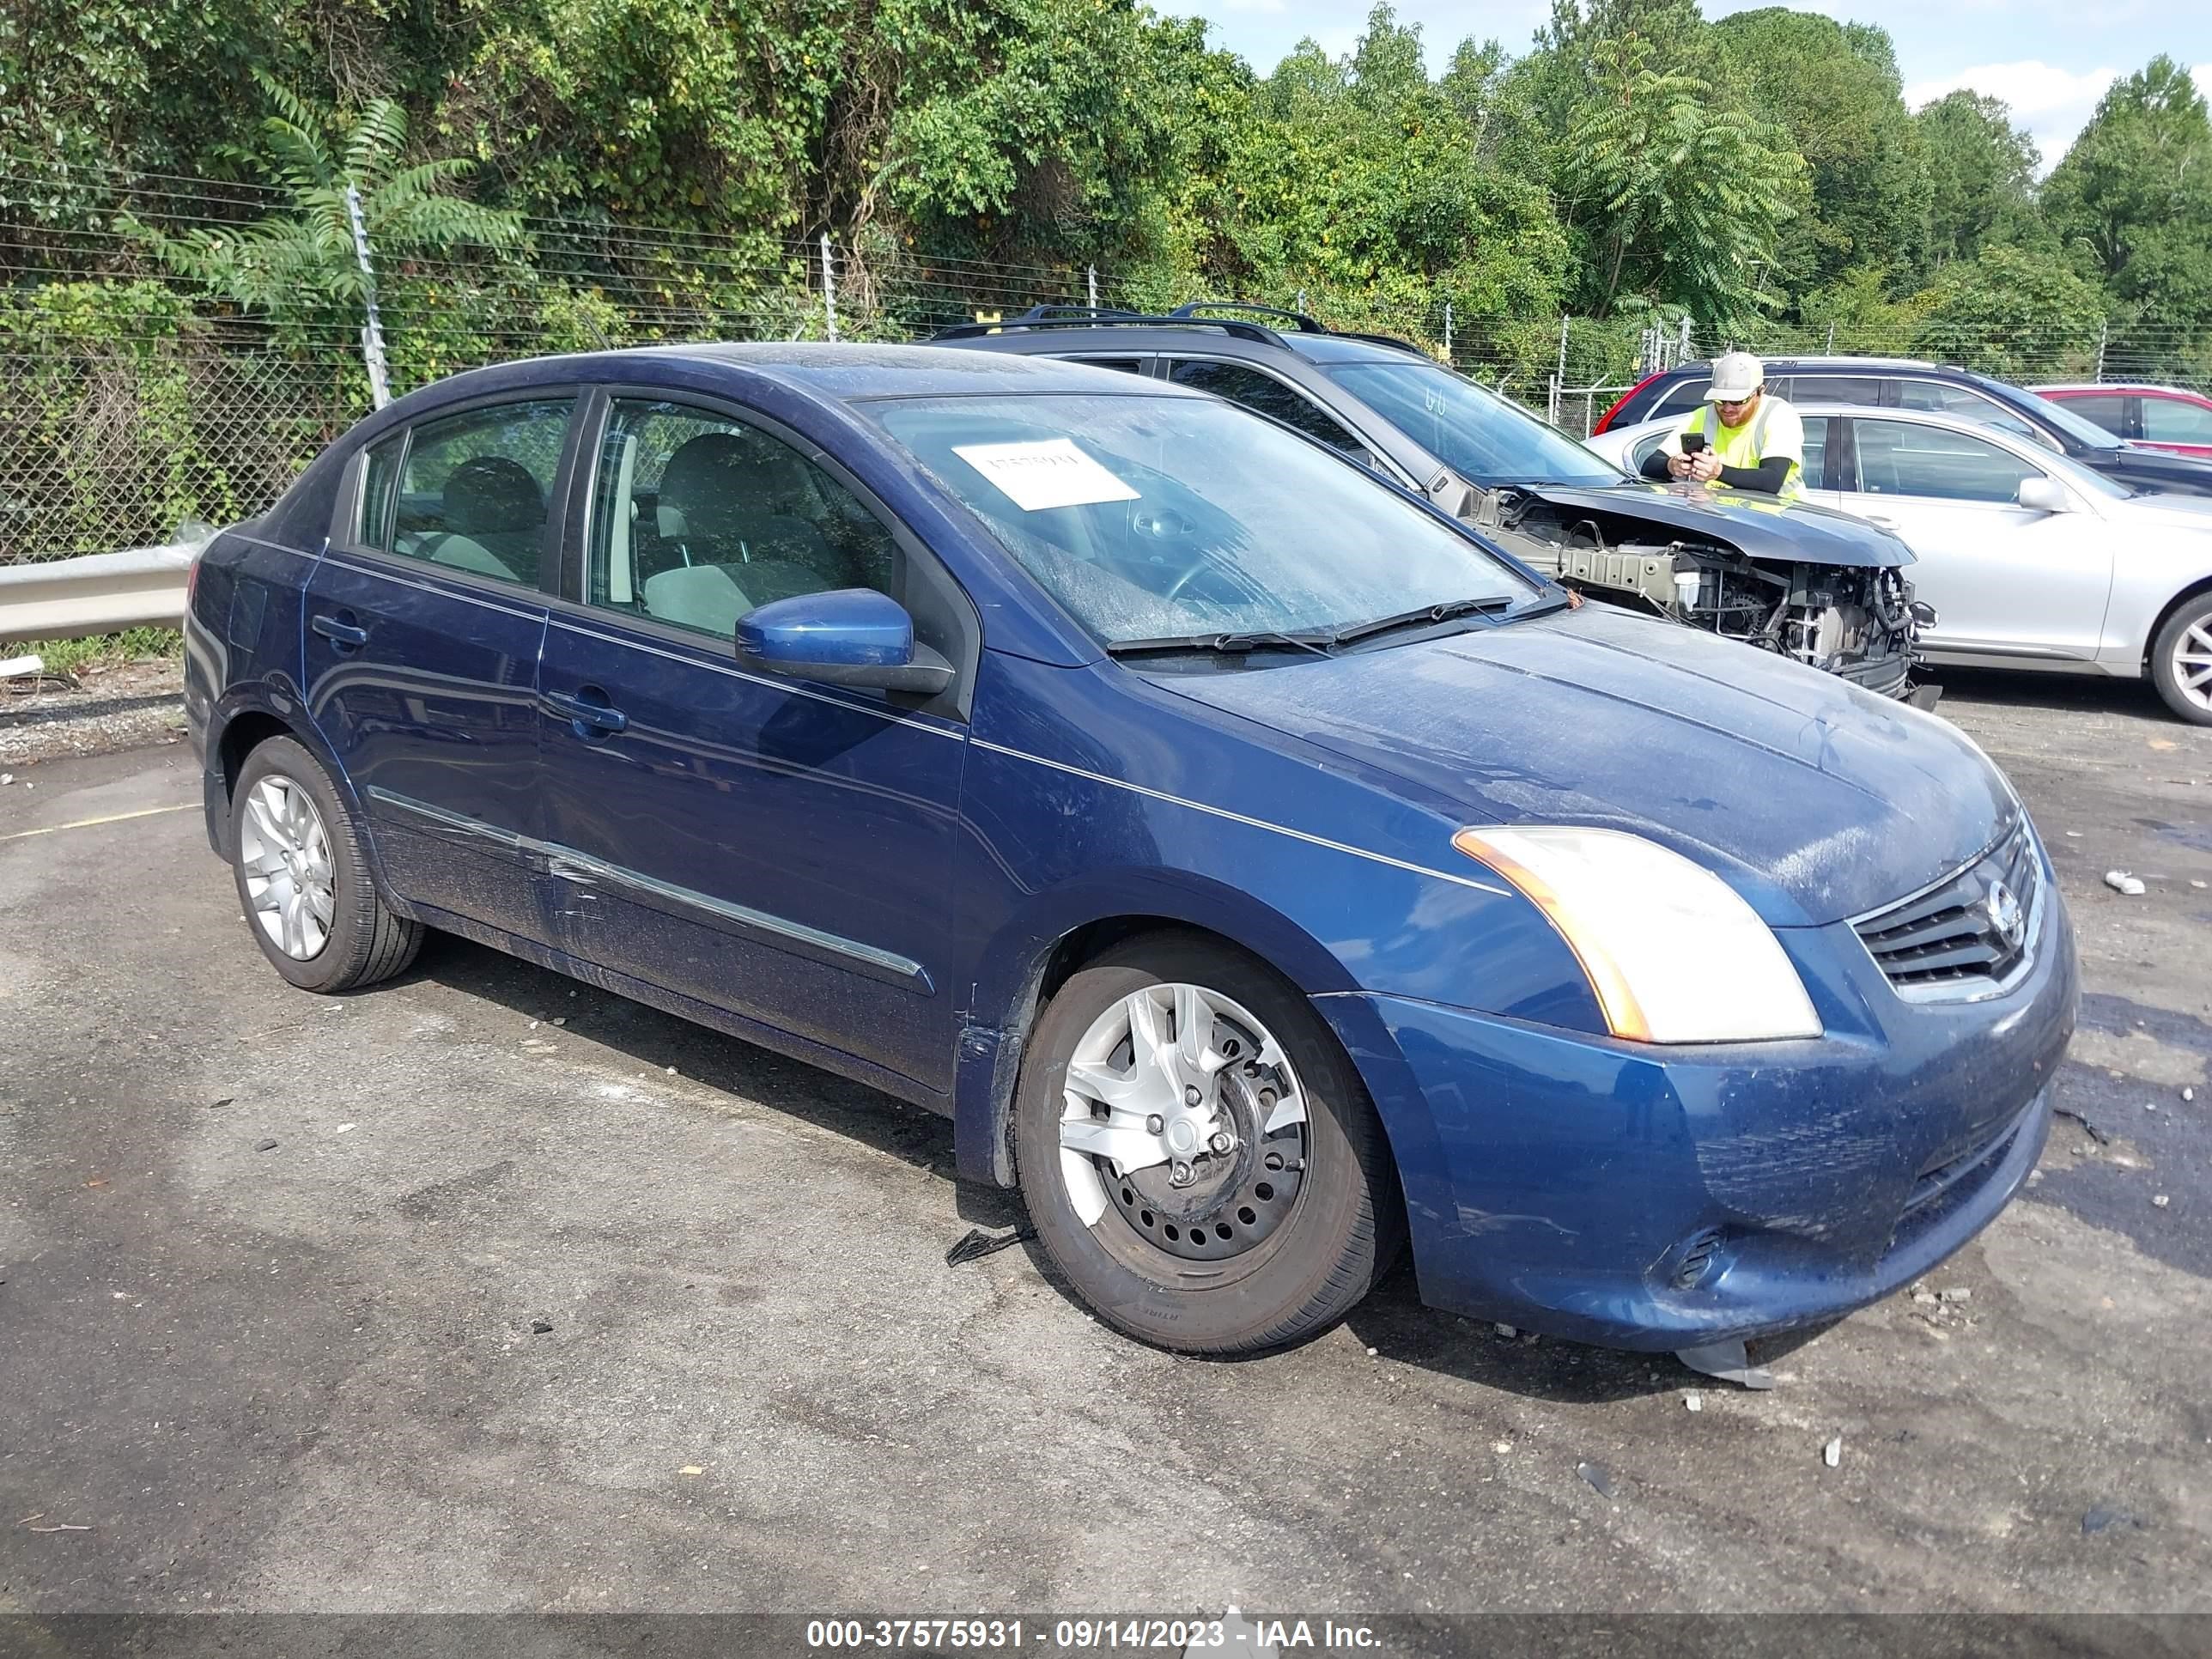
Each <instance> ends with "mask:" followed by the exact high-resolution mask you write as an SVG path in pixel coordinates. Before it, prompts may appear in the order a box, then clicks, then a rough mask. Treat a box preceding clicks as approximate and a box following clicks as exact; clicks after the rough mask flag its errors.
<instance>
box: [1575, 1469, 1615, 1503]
mask: <svg viewBox="0 0 2212 1659" xmlns="http://www.w3.org/2000/svg"><path fill="white" fill-rule="evenodd" d="M1575 1473H1576V1474H1579V1475H1580V1476H1582V1478H1583V1480H1585V1481H1586V1482H1588V1483H1589V1488H1590V1490H1591V1491H1592V1492H1595V1493H1596V1494H1597V1495H1598V1496H1599V1497H1600V1498H1612V1497H1615V1496H1617V1495H1618V1492H1619V1488H1618V1487H1616V1486H1614V1485H1613V1471H1612V1470H1610V1469H1608V1468H1606V1467H1605V1466H1604V1465H1603V1464H1602V1463H1577V1464H1576V1465H1575Z"/></svg>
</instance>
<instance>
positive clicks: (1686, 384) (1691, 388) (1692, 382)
mask: <svg viewBox="0 0 2212 1659" xmlns="http://www.w3.org/2000/svg"><path fill="white" fill-rule="evenodd" d="M1712 389H1713V381H1712V377H1711V375H1709V374H1708V375H1705V376H1703V377H1702V378H1701V377H1699V376H1696V375H1692V377H1691V378H1690V379H1688V380H1677V381H1675V382H1674V385H1673V386H1669V387H1668V389H1667V395H1666V396H1665V397H1663V398H1661V399H1660V400H1659V402H1658V404H1657V406H1656V407H1655V408H1654V409H1653V410H1652V411H1651V413H1650V415H1649V416H1646V417H1645V418H1646V419H1648V420H1654V421H1656V420H1657V419H1658V418H1659V417H1660V416H1662V415H1686V414H1688V413H1689V412H1690V411H1691V410H1693V409H1695V408H1697V407H1698V406H1699V404H1702V403H1704V402H1705V393H1707V392H1710V391H1711V390H1712Z"/></svg>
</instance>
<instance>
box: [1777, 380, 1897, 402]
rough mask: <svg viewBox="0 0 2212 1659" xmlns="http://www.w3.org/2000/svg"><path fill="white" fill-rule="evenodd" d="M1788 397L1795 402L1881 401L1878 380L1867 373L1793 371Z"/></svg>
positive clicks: (1879, 381)
mask: <svg viewBox="0 0 2212 1659" xmlns="http://www.w3.org/2000/svg"><path fill="white" fill-rule="evenodd" d="M1790 401H1791V402H1792V403H1799V404H1874V405H1875V406H1876V407H1879V406H1880V404H1881V380H1878V379H1877V378H1875V376H1874V375H1871V374H1797V375H1793V376H1792V377H1791V378H1790Z"/></svg>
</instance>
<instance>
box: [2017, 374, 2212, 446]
mask: <svg viewBox="0 0 2212 1659" xmlns="http://www.w3.org/2000/svg"><path fill="white" fill-rule="evenodd" d="M2035 389H2036V390H2037V391H2038V392H2041V393H2042V394H2043V395H2044V396H2045V397H2046V398H2051V399H2053V400H2054V401H2056V402H2058V403H2062V404H2065V405H2066V406H2067V407H2068V408H2069V409H2070V410H2073V411H2074V412H2075V414H2076V415H2080V416H2084V417H2086V418H2087V419H2089V420H2092V421H2094V422H2096V423H2097V424H2098V425H2099V426H2101V427H2103V428H2105V430H2106V431H2107V432H2109V433H2111V434H2112V435H2113V436H2114V437H2116V438H2125V439H2126V440H2128V441H2130V443H2138V444H2141V445H2142V446H2143V447H2145V448H2147V449H2171V450H2172V451H2174V452H2175V453H2178V454H2182V455H2212V398H2208V397H2206V396H2205V395H2204V394H2203V392H2191V390H2189V388H2188V387H2186V386H2121V385H2115V384H2114V383H2113V382H2112V381H2110V380H2107V381H2106V382H2104V383H2103V384H2102V385H2099V386H2038V387H2036V388H2035Z"/></svg>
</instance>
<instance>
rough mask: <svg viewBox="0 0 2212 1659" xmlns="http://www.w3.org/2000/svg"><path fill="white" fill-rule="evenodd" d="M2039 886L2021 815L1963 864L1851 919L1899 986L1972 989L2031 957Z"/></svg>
mask: <svg viewBox="0 0 2212 1659" xmlns="http://www.w3.org/2000/svg"><path fill="white" fill-rule="evenodd" d="M2041 890H2042V866H2041V861H2040V860H2039V859H2038V857H2037V855H2036V851H2035V837H2034V836H2033V835H2032V834H2031V833H2030V832H2029V830H2028V827H2027V817H2025V816H2023V817H2021V818H2019V819H2018V820H2017V821H2015V823H2014V824H2013V826H2012V828H2011V829H2009V830H2008V831H2007V832H2006V833H2005V835H2004V836H2002V837H2001V838H2000V839H1999V840H1998V842H1997V844H1996V846H1995V847H1993V848H1990V850H1989V851H1988V852H1986V853H1984V854H1982V856H1981V857H1980V858H1978V859H1976V860H1974V861H1973V862H1972V864H1970V865H1968V866H1966V867H1965V868H1964V869H1962V870H1960V871H1958V872H1955V873H1954V874H1952V875H1950V876H1947V877H1946V878H1944V879H1943V880H1942V881H1940V882H1938V883H1936V885H1935V886H1933V887H1931V888H1929V889H1928V890H1926V891H1924V892H1921V893H1917V894H1915V895H1914V896H1912V897H1911V898H1908V899H1905V900H1902V901H1900V902H1898V903H1896V904H1893V905H1891V906H1890V907H1889V908H1887V910H1879V911H1876V912H1875V914H1874V915H1870V916H1863V917H1861V918H1860V919H1859V920H1858V921H1856V922H1854V923H1852V926H1853V927H1855V928H1856V929H1857V932H1858V936H1859V938H1860V939H1863V940H1864V941H1865V943H1866V947H1867V950H1868V951H1869V954H1871V955H1872V956H1873V957H1874V960H1875V966H1876V967H1878V968H1880V969H1881V971H1882V974H1883V975H1884V976H1885V977H1886V978H1887V980H1888V981H1889V982H1890V983H1891V984H1892V985H1894V986H1895V987H1897V988H1898V989H1899V991H1900V992H1904V993H1906V994H1914V995H1919V996H1972V995H1975V994H1978V993H1981V992H1984V991H1987V990H1990V989H1991V988H1993V987H1996V986H1997V985H2001V984H2002V983H2003V982H2004V981H2006V980H2007V979H2008V978H2009V977H2010V976H2011V975H2012V974H2013V973H2015V971H2016V970H2017V969H2019V968H2020V967H2021V965H2022V964H2023V963H2025V962H2026V961H2027V950H2028V945H2029V944H2030V942H2031V941H2032V940H2033V939H2034V936H2035V917H2036V913H2037V910H2038V908H2039V900H2040V899H2041V897H2042V891H2041Z"/></svg>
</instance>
